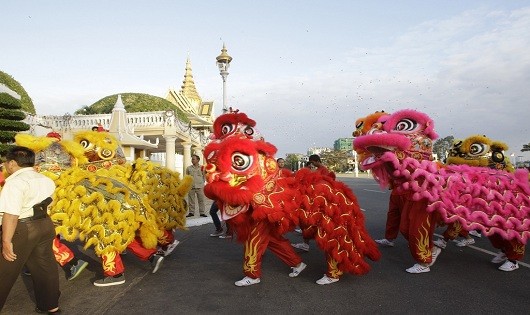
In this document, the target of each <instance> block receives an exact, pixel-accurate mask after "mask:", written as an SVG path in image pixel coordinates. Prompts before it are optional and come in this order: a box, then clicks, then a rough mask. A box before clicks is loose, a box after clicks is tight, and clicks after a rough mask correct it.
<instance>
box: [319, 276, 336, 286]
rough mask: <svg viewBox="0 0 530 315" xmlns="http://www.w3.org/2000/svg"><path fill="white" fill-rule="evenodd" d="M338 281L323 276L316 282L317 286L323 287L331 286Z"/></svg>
mask: <svg viewBox="0 0 530 315" xmlns="http://www.w3.org/2000/svg"><path fill="white" fill-rule="evenodd" d="M337 281H339V278H330V277H328V276H327V275H324V276H323V277H322V278H320V279H318V280H317V281H316V282H317V284H320V285H324V284H332V283H335V282H337Z"/></svg>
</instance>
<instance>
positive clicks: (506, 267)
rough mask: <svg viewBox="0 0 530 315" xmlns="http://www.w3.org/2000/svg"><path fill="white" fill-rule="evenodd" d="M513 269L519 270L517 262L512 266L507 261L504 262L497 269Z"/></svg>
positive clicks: (511, 263)
mask: <svg viewBox="0 0 530 315" xmlns="http://www.w3.org/2000/svg"><path fill="white" fill-rule="evenodd" d="M515 269H519V264H518V263H517V262H515V264H514V263H513V262H511V261H509V260H507V261H505V262H504V264H502V265H501V266H500V267H499V270H502V271H514V270H515Z"/></svg>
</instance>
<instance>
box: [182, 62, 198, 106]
mask: <svg viewBox="0 0 530 315" xmlns="http://www.w3.org/2000/svg"><path fill="white" fill-rule="evenodd" d="M180 93H181V94H182V95H184V96H185V97H187V98H188V99H190V100H194V101H197V102H198V103H199V104H201V103H202V99H201V97H200V96H199V93H197V89H196V88H195V82H194V81H193V74H192V73H191V61H190V57H189V56H188V58H187V59H186V72H185V73H184V81H182V86H181V87H180Z"/></svg>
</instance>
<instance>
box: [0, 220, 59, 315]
mask: <svg viewBox="0 0 530 315" xmlns="http://www.w3.org/2000/svg"><path fill="white" fill-rule="evenodd" d="M54 237H55V229H54V227H53V223H52V221H51V219H50V218H49V217H46V218H43V219H39V220H34V221H27V222H18V224H17V228H16V230H15V234H14V235H13V240H12V242H13V250H14V252H15V254H16V255H17V259H16V260H15V261H7V260H5V259H4V257H3V256H1V255H0V310H1V309H2V308H3V307H4V304H5V302H6V300H7V296H8V295H9V292H10V291H11V288H12V287H13V285H14V284H15V281H16V280H17V278H18V277H19V275H20V273H21V272H22V268H23V267H24V265H26V266H27V267H28V269H29V271H30V272H31V278H32V280H33V290H34V292H35V300H36V302H37V307H38V308H39V309H40V310H45V311H46V310H51V309H54V308H56V307H58V306H59V296H60V294H61V292H60V291H59V270H58V267H57V262H56V261H55V257H54V255H53V251H52V243H53V239H54ZM1 247H2V245H1V244H0V248H1Z"/></svg>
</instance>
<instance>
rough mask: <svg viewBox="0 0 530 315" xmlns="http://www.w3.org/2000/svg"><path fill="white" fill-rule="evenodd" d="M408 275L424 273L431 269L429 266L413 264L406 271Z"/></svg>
mask: <svg viewBox="0 0 530 315" xmlns="http://www.w3.org/2000/svg"><path fill="white" fill-rule="evenodd" d="M406 271H407V272H408V273H424V272H429V271H431V268H429V266H422V265H420V264H415V265H414V266H412V267H410V268H408V269H406Z"/></svg>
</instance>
